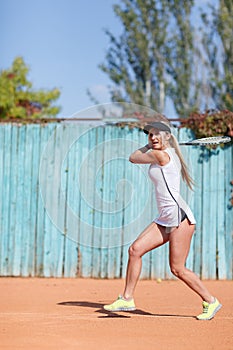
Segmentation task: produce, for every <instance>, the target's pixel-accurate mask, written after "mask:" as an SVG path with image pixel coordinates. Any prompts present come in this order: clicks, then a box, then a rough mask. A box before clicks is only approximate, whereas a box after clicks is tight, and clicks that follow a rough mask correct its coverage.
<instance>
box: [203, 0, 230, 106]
mask: <svg viewBox="0 0 233 350" xmlns="http://www.w3.org/2000/svg"><path fill="white" fill-rule="evenodd" d="M210 10H211V15H212V16H211V17H208V16H207V14H206V13H203V14H202V19H203V23H204V30H203V49H204V50H205V53H206V55H207V67H208V70H209V72H210V73H209V90H210V95H211V98H212V99H213V101H214V103H215V105H216V106H217V107H219V108H221V109H224V108H227V109H229V110H233V24H232V18H233V1H232V0H219V5H218V7H217V8H215V7H214V6H211V5H210Z"/></svg>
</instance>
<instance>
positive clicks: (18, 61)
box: [0, 57, 60, 119]
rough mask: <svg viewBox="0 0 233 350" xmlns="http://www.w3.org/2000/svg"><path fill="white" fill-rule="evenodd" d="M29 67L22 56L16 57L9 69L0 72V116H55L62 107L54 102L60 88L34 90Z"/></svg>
mask: <svg viewBox="0 0 233 350" xmlns="http://www.w3.org/2000/svg"><path fill="white" fill-rule="evenodd" d="M28 72H29V68H28V67H27V65H26V64H25V62H24V60H23V58H22V57H16V58H15V60H14V61H13V64H12V66H11V67H10V68H9V69H6V70H2V71H1V72H0V118H1V119H3V118H4V119H9V118H22V119H25V118H31V119H35V118H42V117H46V118H47V117H52V116H55V115H56V114H57V113H58V112H59V110H60V108H59V107H57V106H54V105H53V103H54V101H56V100H57V99H58V97H59V96H60V91H59V90H58V89H56V88H55V89H52V90H49V91H45V90H37V91H35V90H33V89H32V83H31V82H30V81H29V80H28V78H27V75H28Z"/></svg>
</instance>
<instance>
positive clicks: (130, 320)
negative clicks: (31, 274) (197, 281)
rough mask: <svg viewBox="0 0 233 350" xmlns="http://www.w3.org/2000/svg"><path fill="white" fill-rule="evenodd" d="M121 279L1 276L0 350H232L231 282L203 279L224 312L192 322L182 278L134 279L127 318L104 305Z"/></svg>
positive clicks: (193, 311)
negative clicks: (132, 305)
mask: <svg viewBox="0 0 233 350" xmlns="http://www.w3.org/2000/svg"><path fill="white" fill-rule="evenodd" d="M123 283H124V281H123V280H99V279H54V278H50V279H46V278H31V279H30V278H1V280H0V288H1V299H0V308H1V315H0V316H1V317H0V322H1V324H0V348H1V349H9V350H17V349H26V350H27V349H30V350H32V349H41V350H42V349H88V350H89V349H135V350H136V349H144V350H148V349H159V350H163V349H166V350H169V349H171V350H176V349H177V350H183V349H186V350H187V349H205V350H208V349H221V350H226V349H227V350H232V349H233V298H232V296H233V282H232V281H205V284H206V285H207V287H208V288H209V289H210V291H211V292H212V293H213V294H215V295H216V296H217V297H218V298H219V300H220V301H221V303H222V304H223V308H222V309H221V310H220V311H219V313H218V314H217V315H216V317H215V318H214V319H213V320H211V321H197V320H196V319H195V315H197V314H198V313H200V312H201V303H200V300H199V297H198V296H196V295H195V294H194V293H192V292H191V291H190V290H189V289H188V288H187V287H186V286H185V285H184V284H183V283H182V282H180V281H173V280H172V281H162V282H161V283H157V282H156V281H149V280H141V281H139V284H138V287H137V290H136V295H135V301H136V306H137V308H138V309H137V310H136V311H133V312H131V313H129V312H128V313H127V312H119V313H107V312H106V311H104V310H103V308H102V306H103V304H105V303H109V302H111V301H113V299H114V298H115V297H117V295H118V293H120V292H121V291H122V287H123Z"/></svg>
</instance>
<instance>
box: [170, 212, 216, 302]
mask: <svg viewBox="0 0 233 350" xmlns="http://www.w3.org/2000/svg"><path fill="white" fill-rule="evenodd" d="M193 232H194V225H190V223H189V221H188V220H187V219H186V220H184V221H183V222H182V223H181V224H180V226H179V227H178V228H177V229H175V230H174V231H172V232H171V233H170V237H169V261H170V268H171V271H172V273H173V274H174V275H175V276H176V277H178V278H179V279H181V280H182V281H183V282H185V283H186V284H187V285H188V286H189V287H190V288H191V289H192V290H193V291H194V292H196V293H197V294H198V295H199V296H200V297H201V298H202V299H203V300H204V301H207V302H208V303H212V302H213V301H214V297H213V296H212V295H211V294H210V292H209V291H208V290H207V289H206V287H205V286H204V285H203V283H202V282H201V280H200V278H199V277H198V276H197V275H196V274H195V273H194V272H192V271H190V270H189V269H187V268H186V267H185V262H186V259H187V256H188V253H189V249H190V243H191V239H192V236H193Z"/></svg>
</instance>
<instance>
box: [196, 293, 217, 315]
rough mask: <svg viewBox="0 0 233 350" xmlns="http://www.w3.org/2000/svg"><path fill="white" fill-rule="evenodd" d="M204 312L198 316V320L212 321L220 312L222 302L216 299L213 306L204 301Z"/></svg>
mask: <svg viewBox="0 0 233 350" xmlns="http://www.w3.org/2000/svg"><path fill="white" fill-rule="evenodd" d="M202 305H203V312H202V314H200V315H198V316H197V319H198V320H211V319H212V318H213V317H214V315H215V314H216V312H218V311H219V310H220V309H221V307H222V305H221V304H220V302H219V301H218V300H217V299H216V298H215V301H214V302H213V303H211V304H209V303H207V302H206V301H203V303H202Z"/></svg>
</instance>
